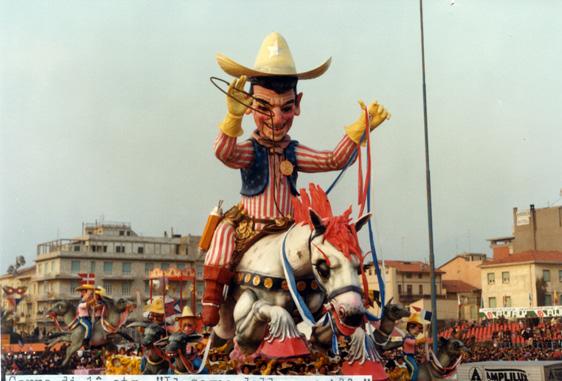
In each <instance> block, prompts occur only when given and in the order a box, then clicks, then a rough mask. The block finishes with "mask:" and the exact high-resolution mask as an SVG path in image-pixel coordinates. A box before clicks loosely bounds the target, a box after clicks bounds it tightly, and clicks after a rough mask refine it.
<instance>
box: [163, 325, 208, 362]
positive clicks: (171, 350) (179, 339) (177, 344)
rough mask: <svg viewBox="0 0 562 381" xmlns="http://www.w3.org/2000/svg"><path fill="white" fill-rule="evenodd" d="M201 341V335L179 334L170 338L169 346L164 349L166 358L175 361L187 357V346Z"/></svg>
mask: <svg viewBox="0 0 562 381" xmlns="http://www.w3.org/2000/svg"><path fill="white" fill-rule="evenodd" d="M200 339H201V335H198V334H186V333H183V332H177V333H174V334H172V335H171V336H170V337H168V344H167V345H166V347H165V348H164V351H165V353H166V356H168V358H170V359H173V358H175V357H177V356H178V355H180V356H184V357H185V356H186V355H187V353H186V349H187V344H189V343H194V342H198V341H199V340H200Z"/></svg>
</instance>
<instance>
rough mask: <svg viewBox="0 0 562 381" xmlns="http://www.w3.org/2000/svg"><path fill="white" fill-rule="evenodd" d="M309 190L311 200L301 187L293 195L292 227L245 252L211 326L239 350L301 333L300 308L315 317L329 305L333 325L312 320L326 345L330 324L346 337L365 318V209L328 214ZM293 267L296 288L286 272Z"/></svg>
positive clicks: (317, 339) (319, 342) (319, 194)
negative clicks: (356, 214)
mask: <svg viewBox="0 0 562 381" xmlns="http://www.w3.org/2000/svg"><path fill="white" fill-rule="evenodd" d="M310 192H311V199H312V202H311V201H310V199H309V197H308V195H307V194H306V192H305V191H304V190H301V195H303V193H304V195H303V196H302V197H301V200H298V199H295V200H294V205H295V224H294V225H293V226H292V227H291V228H290V229H289V231H287V232H285V233H279V234H274V235H270V236H267V237H265V238H263V239H261V240H260V241H258V242H257V243H255V244H254V245H253V246H252V247H251V248H250V249H249V250H248V251H247V252H246V253H245V254H244V255H243V257H242V259H241V260H240V262H239V264H238V266H237V267H236V269H235V270H236V275H235V277H236V279H235V282H233V284H231V286H230V290H229V293H228V295H227V298H226V302H225V303H224V304H223V305H222V307H221V311H220V321H219V324H218V325H217V326H216V327H215V328H214V332H215V335H216V336H218V339H219V341H218V343H220V342H221V340H220V339H222V340H228V339H230V338H233V337H234V338H235V341H236V343H237V345H238V346H239V348H240V350H241V352H242V353H244V354H251V353H254V352H255V351H256V350H257V349H258V347H259V346H260V344H262V342H264V341H266V342H273V341H275V340H277V341H281V342H284V340H286V339H294V338H300V337H301V334H300V333H299V331H298V330H297V328H296V324H298V323H299V322H300V321H302V320H303V318H302V317H303V315H304V316H305V319H306V317H307V316H311V319H310V320H312V321H314V320H318V319H319V318H320V317H322V316H323V315H324V313H326V312H328V313H330V315H331V319H332V321H333V325H331V324H329V325H324V326H321V325H317V326H315V327H314V328H313V329H312V334H311V335H312V336H311V338H310V341H311V342H312V343H313V344H315V345H316V346H320V347H324V348H327V347H329V346H330V344H331V341H332V333H333V330H332V328H333V327H337V328H336V329H337V330H338V331H339V332H340V333H342V334H344V335H345V336H350V335H351V334H352V333H353V332H354V331H355V329H356V328H357V327H359V326H361V325H362V324H363V323H364V321H365V320H364V318H365V308H364V304H363V290H362V289H361V281H360V276H359V274H360V271H361V270H360V266H361V265H362V255H361V252H360V248H359V244H358V241H357V231H358V230H359V229H360V228H361V227H362V226H363V225H364V224H365V222H367V221H368V219H369V217H370V215H365V216H363V217H361V218H360V219H359V220H358V221H357V222H354V223H351V220H350V218H349V215H350V213H351V209H348V210H347V211H346V212H345V213H344V214H342V215H341V216H333V215H332V211H331V207H330V204H329V202H328V199H327V197H326V194H325V193H324V192H323V191H322V190H321V189H320V188H319V187H315V186H313V185H311V187H310ZM284 258H285V259H286V261H285V265H284ZM291 270H292V272H293V273H294V278H295V283H294V286H296V287H290V282H288V279H287V277H286V275H288V274H287V273H288V272H291ZM291 288H292V290H291ZM295 289H296V293H298V294H299V295H301V296H302V300H304V304H306V306H307V309H308V310H309V311H310V315H307V313H306V312H303V308H302V307H300V312H299V307H298V303H295V301H294V298H295ZM290 290H291V292H290ZM323 307H324V308H323Z"/></svg>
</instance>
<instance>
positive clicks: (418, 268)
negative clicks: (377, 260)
mask: <svg viewBox="0 0 562 381" xmlns="http://www.w3.org/2000/svg"><path fill="white" fill-rule="evenodd" d="M384 265H385V267H392V268H395V269H396V270H398V271H400V272H403V273H429V272H430V268H429V265H428V264H427V263H424V262H421V261H395V260H390V259H389V260H385V261H384ZM435 273H436V274H444V273H445V272H444V271H440V270H437V269H435Z"/></svg>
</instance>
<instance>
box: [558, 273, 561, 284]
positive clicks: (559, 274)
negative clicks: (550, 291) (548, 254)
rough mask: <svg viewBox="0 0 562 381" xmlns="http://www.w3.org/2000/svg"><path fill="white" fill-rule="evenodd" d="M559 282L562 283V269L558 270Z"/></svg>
mask: <svg viewBox="0 0 562 381" xmlns="http://www.w3.org/2000/svg"><path fill="white" fill-rule="evenodd" d="M558 282H560V283H562V270H558Z"/></svg>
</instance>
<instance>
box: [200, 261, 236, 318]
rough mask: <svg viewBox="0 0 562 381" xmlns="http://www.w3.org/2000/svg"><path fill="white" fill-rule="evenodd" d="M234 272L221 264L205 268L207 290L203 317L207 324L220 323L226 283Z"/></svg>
mask: <svg viewBox="0 0 562 381" xmlns="http://www.w3.org/2000/svg"><path fill="white" fill-rule="evenodd" d="M233 274H234V273H233V272H232V271H230V270H228V269H226V268H223V267H220V266H212V265H205V267H204V269H203V279H204V280H205V292H204V293H203V303H202V304H203V310H202V312H201V319H202V320H203V324H205V325H206V326H209V327H214V326H215V325H217V324H218V322H219V310H220V306H221V304H222V303H223V302H224V299H223V296H222V293H223V290H224V285H225V284H228V283H230V279H232V275H233Z"/></svg>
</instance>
